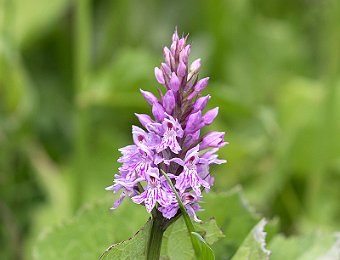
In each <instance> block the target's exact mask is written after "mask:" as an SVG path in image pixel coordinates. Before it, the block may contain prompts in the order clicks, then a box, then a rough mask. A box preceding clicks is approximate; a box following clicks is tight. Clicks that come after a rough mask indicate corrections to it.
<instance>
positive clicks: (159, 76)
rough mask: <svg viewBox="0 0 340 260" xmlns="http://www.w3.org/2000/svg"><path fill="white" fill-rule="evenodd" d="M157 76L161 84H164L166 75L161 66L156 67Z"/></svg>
mask: <svg viewBox="0 0 340 260" xmlns="http://www.w3.org/2000/svg"><path fill="white" fill-rule="evenodd" d="M155 76H156V79H157V81H158V83H159V84H162V85H164V83H165V81H164V75H163V71H162V70H161V69H159V68H157V67H156V68H155Z"/></svg>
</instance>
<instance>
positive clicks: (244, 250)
mask: <svg viewBox="0 0 340 260" xmlns="http://www.w3.org/2000/svg"><path fill="white" fill-rule="evenodd" d="M266 224H267V221H266V220H265V219H262V220H261V221H260V222H259V223H258V224H257V225H256V226H255V227H254V228H253V229H252V231H251V232H250V233H249V235H248V236H247V238H246V239H245V240H244V242H243V243H242V245H241V247H240V248H239V249H238V250H237V252H236V254H235V255H234V256H233V258H232V260H243V259H249V260H261V259H269V256H270V254H271V252H270V251H269V250H268V249H267V248H266V247H267V245H266V241H265V239H266V233H265V232H264V227H265V225H266ZM290 259H292V258H290Z"/></svg>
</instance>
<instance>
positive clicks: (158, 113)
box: [152, 102, 165, 122]
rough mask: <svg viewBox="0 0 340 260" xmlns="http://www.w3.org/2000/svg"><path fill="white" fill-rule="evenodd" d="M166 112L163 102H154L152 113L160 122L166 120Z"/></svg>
mask: <svg viewBox="0 0 340 260" xmlns="http://www.w3.org/2000/svg"><path fill="white" fill-rule="evenodd" d="M164 112H165V111H164V108H163V107H162V106H161V104H159V103H158V102H157V103H153V105H152V114H153V116H154V117H155V119H156V120H157V121H158V122H162V121H163V120H164V118H165V115H164Z"/></svg>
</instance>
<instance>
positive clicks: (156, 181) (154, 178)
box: [131, 168, 171, 213]
mask: <svg viewBox="0 0 340 260" xmlns="http://www.w3.org/2000/svg"><path fill="white" fill-rule="evenodd" d="M146 179H147V181H148V186H147V187H146V189H145V191H144V192H143V193H141V194H140V195H136V196H134V197H132V198H131V199H132V201H133V202H135V203H137V204H141V203H144V204H145V207H146V210H147V211H148V212H149V213H150V212H151V211H152V209H153V208H154V207H155V205H156V202H158V203H159V205H161V206H167V205H168V204H169V203H170V202H171V199H170V198H169V195H168V193H167V192H166V191H165V190H164V187H163V186H162V183H164V182H166V180H165V178H164V176H162V177H159V170H158V169H157V168H153V169H152V171H149V175H148V176H147V178H146Z"/></svg>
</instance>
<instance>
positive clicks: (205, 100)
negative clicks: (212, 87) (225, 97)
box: [193, 95, 211, 112]
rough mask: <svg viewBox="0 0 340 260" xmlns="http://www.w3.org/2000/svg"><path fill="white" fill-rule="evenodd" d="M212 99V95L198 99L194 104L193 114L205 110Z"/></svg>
mask: <svg viewBox="0 0 340 260" xmlns="http://www.w3.org/2000/svg"><path fill="white" fill-rule="evenodd" d="M210 98H211V96H210V95H207V96H204V97H200V98H198V99H197V100H196V102H195V104H194V107H193V112H197V111H198V110H203V109H204V108H205V107H206V106H207V103H208V101H209V99H210Z"/></svg>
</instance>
